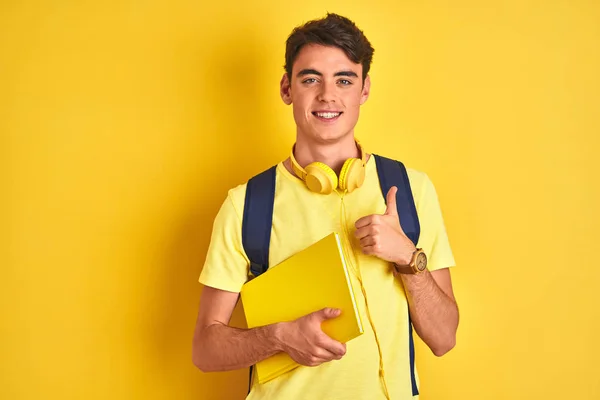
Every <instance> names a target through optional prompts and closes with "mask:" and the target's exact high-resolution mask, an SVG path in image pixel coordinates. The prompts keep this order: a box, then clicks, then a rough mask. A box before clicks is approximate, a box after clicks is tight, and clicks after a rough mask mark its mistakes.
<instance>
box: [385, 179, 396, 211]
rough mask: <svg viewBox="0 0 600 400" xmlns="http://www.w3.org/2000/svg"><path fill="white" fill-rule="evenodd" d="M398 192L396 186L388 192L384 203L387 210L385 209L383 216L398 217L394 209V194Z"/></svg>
mask: <svg viewBox="0 0 600 400" xmlns="http://www.w3.org/2000/svg"><path fill="white" fill-rule="evenodd" d="M397 192H398V188H397V187H396V186H392V187H391V188H390V190H389V191H388V192H387V196H386V203H387V208H386V209H385V215H396V216H397V215H398V209H397V208H396V193H397Z"/></svg>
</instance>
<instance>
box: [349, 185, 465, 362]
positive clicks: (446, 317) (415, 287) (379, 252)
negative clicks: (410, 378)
mask: <svg viewBox="0 0 600 400" xmlns="http://www.w3.org/2000/svg"><path fill="white" fill-rule="evenodd" d="M396 190H397V188H396V187H392V188H391V189H390V191H389V192H388V194H387V208H386V211H385V214H383V215H369V216H366V217H363V218H361V219H359V220H358V221H356V228H357V229H356V232H355V235H356V237H357V238H358V239H360V245H361V249H362V251H363V253H364V254H367V255H373V256H376V257H379V258H381V259H382V260H385V261H389V262H392V263H396V264H398V265H407V264H409V262H410V260H411V258H412V254H413V253H414V251H415V245H414V244H413V242H412V241H411V240H410V239H409V238H408V237H407V236H406V234H405V233H404V231H403V230H402V226H401V224H400V220H399V216H398V212H397V208H396ZM397 275H400V276H401V277H402V278H398V279H401V280H402V283H403V284H404V288H405V292H406V297H407V299H408V305H409V311H410V316H411V319H412V321H413V324H414V326H415V330H416V331H417V334H418V335H419V337H421V339H423V341H424V342H425V343H426V344H427V346H429V348H430V349H431V351H432V352H433V353H434V354H435V355H436V356H441V355H443V354H446V353H447V352H448V351H450V350H451V349H452V348H453V347H454V345H455V343H456V330H457V327H458V307H457V305H456V301H455V299H454V293H453V291H452V281H451V279H450V271H449V270H448V268H444V269H440V270H437V271H433V272H428V271H424V272H422V273H420V274H418V275H406V274H397Z"/></svg>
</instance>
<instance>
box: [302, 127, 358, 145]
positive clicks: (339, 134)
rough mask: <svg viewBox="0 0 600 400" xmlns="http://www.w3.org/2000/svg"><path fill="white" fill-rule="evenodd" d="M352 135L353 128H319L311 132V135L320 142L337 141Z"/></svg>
mask: <svg viewBox="0 0 600 400" xmlns="http://www.w3.org/2000/svg"><path fill="white" fill-rule="evenodd" d="M348 135H352V130H343V131H340V130H318V131H312V132H310V137H311V138H312V139H313V140H315V141H316V142H319V143H336V142H339V141H340V140H343V139H345V138H346V137H348Z"/></svg>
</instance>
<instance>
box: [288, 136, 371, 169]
mask: <svg viewBox="0 0 600 400" xmlns="http://www.w3.org/2000/svg"><path fill="white" fill-rule="evenodd" d="M294 157H295V158H296V161H297V162H298V164H300V166H301V167H302V168H304V167H306V166H307V165H308V164H310V163H313V162H317V161H318V162H322V163H323V164H326V165H328V166H329V167H330V168H331V169H333V170H334V171H335V173H336V174H338V175H339V173H340V171H341V169H342V166H343V165H344V162H345V161H346V160H347V159H349V158H353V157H355V158H360V151H359V150H358V147H357V146H356V142H355V140H354V135H348V136H347V137H344V138H342V139H340V140H339V141H337V142H332V143H314V142H311V141H308V140H305V139H303V138H302V137H299V136H298V137H297V138H296V146H295V149H294Z"/></svg>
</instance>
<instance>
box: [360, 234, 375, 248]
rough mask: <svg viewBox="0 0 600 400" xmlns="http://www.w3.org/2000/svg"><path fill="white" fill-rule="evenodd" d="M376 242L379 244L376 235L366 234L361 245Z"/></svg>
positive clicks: (371, 244) (369, 244) (364, 245)
mask: <svg viewBox="0 0 600 400" xmlns="http://www.w3.org/2000/svg"><path fill="white" fill-rule="evenodd" d="M375 244H377V241H376V239H375V237H374V236H365V237H364V238H362V239H360V246H361V247H367V246H373V245H375Z"/></svg>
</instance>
